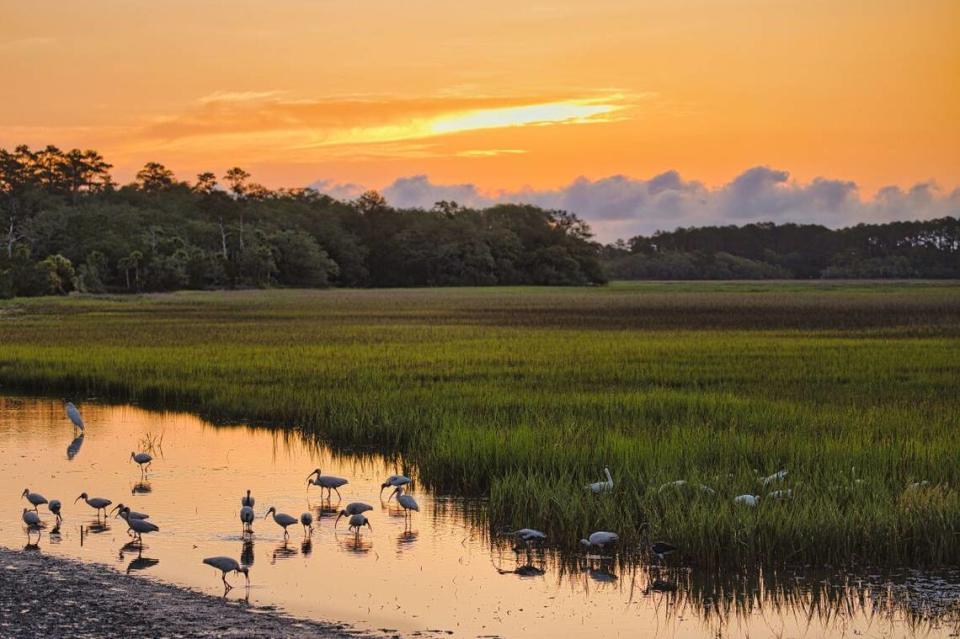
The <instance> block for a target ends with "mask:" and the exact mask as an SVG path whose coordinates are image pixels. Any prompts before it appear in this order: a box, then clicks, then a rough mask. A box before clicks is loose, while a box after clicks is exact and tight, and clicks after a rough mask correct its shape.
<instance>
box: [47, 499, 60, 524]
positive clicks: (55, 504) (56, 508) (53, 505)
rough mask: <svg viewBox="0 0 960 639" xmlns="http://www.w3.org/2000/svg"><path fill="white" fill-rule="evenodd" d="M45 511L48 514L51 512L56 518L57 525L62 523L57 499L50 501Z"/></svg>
mask: <svg viewBox="0 0 960 639" xmlns="http://www.w3.org/2000/svg"><path fill="white" fill-rule="evenodd" d="M47 510H49V511H50V512H52V513H53V514H54V515H56V516H57V523H58V524H59V523H60V522H61V521H63V517H61V516H60V500H59V499H51V500H50V501H49V502H48V503H47Z"/></svg>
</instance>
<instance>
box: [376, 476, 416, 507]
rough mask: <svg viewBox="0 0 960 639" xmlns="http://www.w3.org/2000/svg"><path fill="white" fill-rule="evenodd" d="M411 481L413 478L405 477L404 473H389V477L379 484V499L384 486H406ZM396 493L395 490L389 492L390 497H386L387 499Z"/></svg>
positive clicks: (381, 497)
mask: <svg viewBox="0 0 960 639" xmlns="http://www.w3.org/2000/svg"><path fill="white" fill-rule="evenodd" d="M412 481H413V480H412V479H410V478H409V477H407V476H406V475H390V476H389V477H387V479H386V481H384V482H383V483H382V484H380V499H383V489H384V488H398V487H399V486H406V485H408V484H410V483H411V482H412ZM396 493H397V491H396V490H394V491H393V492H392V493H390V497H387V501H390V499H391V498H392V497H393V496H394V495H395V494H396Z"/></svg>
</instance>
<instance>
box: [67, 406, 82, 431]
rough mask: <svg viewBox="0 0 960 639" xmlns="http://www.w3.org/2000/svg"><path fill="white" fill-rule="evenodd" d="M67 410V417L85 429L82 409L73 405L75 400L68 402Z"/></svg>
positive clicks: (78, 426)
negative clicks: (81, 414) (81, 413)
mask: <svg viewBox="0 0 960 639" xmlns="http://www.w3.org/2000/svg"><path fill="white" fill-rule="evenodd" d="M66 411H67V417H68V418H69V419H70V421H71V422H73V425H74V426H76V427H77V428H79V429H80V430H83V417H81V416H80V411H79V410H77V407H76V406H74V405H73V402H67V406H66Z"/></svg>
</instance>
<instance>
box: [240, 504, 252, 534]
mask: <svg viewBox="0 0 960 639" xmlns="http://www.w3.org/2000/svg"><path fill="white" fill-rule="evenodd" d="M254 517H255V515H254V514H253V508H252V507H251V506H243V507H242V508H240V523H242V524H243V532H253V520H254Z"/></svg>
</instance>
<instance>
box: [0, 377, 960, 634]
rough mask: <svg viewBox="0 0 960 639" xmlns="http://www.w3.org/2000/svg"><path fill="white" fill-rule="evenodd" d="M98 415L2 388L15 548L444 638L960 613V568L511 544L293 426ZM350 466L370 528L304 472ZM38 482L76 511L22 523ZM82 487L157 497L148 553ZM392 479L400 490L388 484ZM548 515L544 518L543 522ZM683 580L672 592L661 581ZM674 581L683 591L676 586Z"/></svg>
mask: <svg viewBox="0 0 960 639" xmlns="http://www.w3.org/2000/svg"><path fill="white" fill-rule="evenodd" d="M80 409H81V412H82V413H83V416H84V419H85V421H86V423H87V428H86V435H85V436H84V437H83V439H82V441H76V440H74V434H73V430H72V426H71V424H70V422H69V421H68V420H67V419H66V417H65V416H64V412H63V407H62V405H61V403H60V402H59V401H58V400H50V399H38V398H27V397H19V396H8V397H0V476H2V477H3V482H2V486H3V488H2V490H0V545H4V546H7V547H11V548H17V547H20V548H22V547H24V546H25V545H26V544H27V543H30V544H34V543H36V544H37V545H38V547H39V551H40V552H47V553H51V554H55V555H63V556H67V557H73V558H77V559H83V560H86V561H95V562H99V563H104V564H108V565H111V566H113V567H115V568H116V569H118V570H122V571H134V572H137V574H140V575H143V576H147V577H150V578H156V579H161V580H165V581H169V582H173V583H177V584H180V585H184V586H188V587H191V588H195V589H198V590H201V591H203V592H207V593H210V594H218V595H219V594H223V591H224V589H223V585H222V583H221V581H220V577H219V573H218V572H216V571H214V569H212V568H210V567H208V566H205V565H203V564H202V563H201V559H202V558H203V557H207V556H211V555H229V556H232V557H234V558H237V559H241V560H242V561H244V562H245V563H248V564H250V565H251V570H250V576H251V582H252V585H251V586H250V588H246V587H245V586H244V580H243V578H242V576H236V575H233V576H231V577H228V579H229V580H231V581H232V583H233V584H234V585H236V587H235V588H234V589H233V590H231V591H230V592H229V593H228V594H227V595H226V596H227V597H229V598H231V599H243V598H248V600H249V602H250V603H251V604H253V605H257V606H265V607H269V606H276V607H278V608H280V609H282V610H284V611H286V612H289V613H292V614H295V615H298V616H303V617H310V618H316V619H320V620H328V621H330V620H332V621H342V622H346V623H348V624H351V625H353V626H355V627H357V628H358V629H365V630H386V629H390V630H399V631H404V632H416V631H421V632H423V633H426V634H437V635H442V636H447V635H448V633H451V634H453V635H455V636H490V635H500V636H507V637H516V636H524V637H556V636H603V637H611V636H657V637H741V636H742V637H747V636H752V637H757V636H781V637H821V636H835V637H847V636H850V637H853V636H858V637H901V636H918V637H948V636H956V634H955V633H957V632H958V630H960V620H958V617H960V615H958V612H960V605H958V602H960V576H958V575H956V574H946V575H930V574H923V573H912V572H901V573H898V574H885V575H881V574H875V575H871V574H869V573H868V574H865V575H862V576H859V577H852V576H849V575H832V574H829V573H826V574H816V575H814V574H812V573H805V574H801V575H797V574H793V573H780V574H770V573H766V574H747V575H709V574H699V573H694V572H691V571H689V570H686V569H683V568H679V567H670V568H667V567H665V568H661V569H656V568H649V567H636V566H622V565H619V564H617V563H615V562H611V561H606V560H602V559H599V558H585V557H573V558H570V557H567V558H563V559H560V558H557V557H555V556H553V555H549V554H548V555H547V556H542V555H540V554H536V553H535V554H533V555H532V556H530V558H529V560H528V559H527V557H526V556H525V555H524V554H521V555H519V556H518V555H515V554H514V552H513V551H512V550H511V549H510V547H509V546H508V545H505V544H503V543H495V544H491V540H490V539H489V538H488V536H487V535H486V534H485V532H484V530H483V528H482V527H479V526H476V525H472V524H471V523H470V522H471V517H470V513H471V511H472V510H475V504H472V503H471V502H469V501H465V500H459V499H455V498H449V497H437V496H435V495H432V494H430V493H429V492H427V491H426V490H424V489H423V488H422V487H420V486H415V487H414V489H413V490H412V494H413V495H414V496H415V497H416V499H417V501H418V502H419V503H420V508H421V511H420V512H419V513H414V514H413V516H412V518H411V519H410V520H408V521H405V518H404V516H403V514H402V512H401V511H400V510H399V508H398V507H397V506H396V502H390V505H386V504H381V501H380V499H379V496H378V495H379V492H380V483H381V482H382V481H383V479H384V478H385V477H386V476H387V475H390V474H394V473H399V472H402V471H404V470H406V469H403V468H398V467H396V466H395V465H393V464H391V463H388V462H387V461H386V460H384V459H383V458H382V457H379V456H370V455H367V456H362V455H350V456H346V455H335V454H334V453H332V452H331V451H330V450H329V449H326V448H324V447H321V446H318V445H316V444H315V443H314V442H313V441H312V440H308V439H304V438H302V437H300V436H299V435H298V434H296V433H294V432H291V431H281V430H274V429H267V428H252V427H248V426H220V425H217V426H214V425H212V424H210V423H208V422H205V421H203V420H202V419H200V418H198V417H196V416H193V415H190V414H185V413H173V412H162V413H161V412H154V411H147V410H144V409H141V408H138V407H135V406H129V405H126V406H106V405H100V404H95V403H84V404H82V405H81V406H80ZM148 440H153V441H154V442H155V455H154V456H155V458H156V459H155V461H154V462H153V465H152V467H151V469H150V471H149V472H148V473H147V474H146V477H145V478H143V479H141V473H140V470H139V469H138V468H137V466H136V465H135V464H134V463H133V462H132V461H130V459H129V456H130V452H131V451H140V450H142V449H144V448H145V447H146V445H147V441H148ZM317 467H320V468H321V469H322V470H323V472H324V474H332V475H339V476H342V477H345V478H348V479H349V481H350V483H349V484H348V485H347V486H346V487H344V488H342V489H341V492H342V493H343V501H342V504H341V505H344V504H346V503H347V502H350V501H365V502H368V503H370V504H371V505H373V506H374V510H373V511H372V512H370V513H367V515H368V516H369V518H370V521H371V524H372V526H373V530H372V531H371V530H369V529H364V530H363V532H362V533H361V535H360V537H359V538H358V537H356V536H355V535H353V534H351V533H348V532H347V530H346V522H345V521H341V522H340V525H339V527H338V528H337V529H336V530H335V529H334V525H333V524H334V519H335V518H336V514H335V509H334V508H335V506H336V505H337V499H336V495H334V499H333V503H330V502H328V501H327V500H322V499H321V496H320V490H319V489H318V488H315V487H311V488H310V489H309V492H308V491H307V489H306V485H305V478H306V476H307V474H308V473H309V472H310V471H312V470H313V469H314V468H317ZM25 487H29V488H30V490H31V491H35V492H39V493H41V494H43V495H44V496H46V497H47V499H54V498H56V499H60V500H61V502H63V516H64V522H63V524H62V525H61V526H60V529H59V534H51V532H50V528H51V527H52V526H53V516H52V515H51V514H50V513H49V512H47V510H46V508H45V507H44V506H41V507H40V514H41V517H42V518H43V519H44V520H45V522H47V524H48V528H47V529H46V530H45V531H44V532H42V533H41V534H40V535H39V541H37V539H38V536H37V535H36V534H34V535H32V536H31V537H30V538H29V542H28V535H27V532H26V529H25V528H24V526H23V525H22V522H21V518H20V515H21V512H22V509H23V508H24V507H25V506H27V502H26V500H24V499H22V498H20V493H21V492H22V491H23V489H24V488H25ZM247 488H249V489H251V490H252V491H253V495H254V496H255V498H256V500H257V501H256V508H255V510H256V513H257V516H258V519H257V521H256V522H255V524H254V530H255V532H254V534H253V536H252V540H244V538H243V536H242V534H241V525H240V522H239V520H238V513H239V509H240V497H241V496H242V494H243V493H244V491H245V490H246V489H247ZM83 491H86V492H88V493H89V494H90V495H91V496H101V497H107V498H109V499H111V500H113V502H114V504H116V503H118V502H121V501H122V502H123V503H126V504H129V505H130V506H131V507H132V508H133V510H135V511H141V512H147V513H149V514H150V520H151V521H153V522H155V523H156V524H157V525H158V526H160V532H158V533H153V534H150V535H147V536H146V537H145V543H144V548H143V550H142V552H140V551H138V550H137V549H135V548H131V547H129V546H126V544H127V542H128V541H129V537H128V536H127V534H126V525H125V524H124V523H123V521H122V520H120V519H113V518H110V519H108V520H107V524H106V527H105V528H104V527H103V526H102V525H98V523H97V519H96V517H95V514H94V511H93V510H92V509H90V508H89V507H88V506H87V505H86V504H84V503H83V502H82V501H81V502H78V503H76V504H75V503H74V499H75V498H76V497H77V496H78V495H79V494H80V493H81V492H83ZM387 494H388V491H385V492H384V498H386V496H387ZM271 505H273V506H276V507H277V509H278V510H279V511H280V512H286V513H289V514H291V515H294V516H296V517H299V515H300V513H301V512H304V511H307V510H309V511H310V512H312V513H313V515H314V518H315V519H316V520H317V521H315V522H314V531H313V533H312V535H310V536H309V537H308V538H305V535H304V531H303V529H302V527H301V526H300V525H299V524H297V525H295V526H291V528H290V536H289V540H287V541H285V540H284V538H283V533H282V530H281V529H280V528H279V527H278V526H277V525H276V524H275V523H274V522H273V521H272V520H270V519H264V518H263V515H264V513H265V512H266V510H267V509H268V508H269V506H271ZM533 524H534V522H531V525H533ZM665 584H666V585H667V587H668V588H670V589H671V590H670V591H668V592H659V591H657V590H656V589H654V588H652V586H655V585H656V586H658V587H659V586H663V585H665ZM673 587H676V590H672V588H673Z"/></svg>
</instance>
